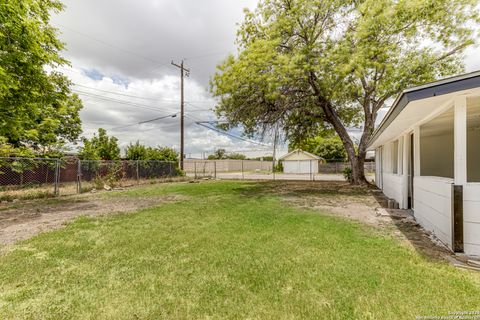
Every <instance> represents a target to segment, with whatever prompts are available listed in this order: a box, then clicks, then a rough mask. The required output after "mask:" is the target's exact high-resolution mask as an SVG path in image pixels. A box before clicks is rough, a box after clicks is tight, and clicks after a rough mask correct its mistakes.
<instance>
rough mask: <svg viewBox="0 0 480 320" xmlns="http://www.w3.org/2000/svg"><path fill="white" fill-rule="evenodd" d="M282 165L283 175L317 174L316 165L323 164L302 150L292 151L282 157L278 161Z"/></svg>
mask: <svg viewBox="0 0 480 320" xmlns="http://www.w3.org/2000/svg"><path fill="white" fill-rule="evenodd" d="M279 160H280V161H282V164H283V172H284V173H309V174H310V173H318V163H319V162H324V161H325V160H324V159H323V158H320V157H318V156H316V155H314V154H311V153H309V152H306V151H303V150H299V149H297V150H294V151H292V152H289V153H287V154H286V155H284V156H282V157H281V158H280V159H279Z"/></svg>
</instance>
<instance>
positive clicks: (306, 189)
mask: <svg viewBox="0 0 480 320" xmlns="http://www.w3.org/2000/svg"><path fill="white" fill-rule="evenodd" d="M372 190H373V187H371V186H353V185H351V184H349V183H347V182H338V181H262V182H257V183H255V184H248V185H245V186H242V187H239V188H235V189H234V191H237V192H239V193H240V194H241V195H243V196H246V197H264V196H272V195H274V196H275V195H276V196H284V197H290V196H291V197H302V196H319V197H321V196H335V195H342V196H352V197H358V196H368V195H370V194H371V191H372Z"/></svg>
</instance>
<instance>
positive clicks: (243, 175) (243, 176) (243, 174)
mask: <svg viewBox="0 0 480 320" xmlns="http://www.w3.org/2000/svg"><path fill="white" fill-rule="evenodd" d="M242 179H243V180H245V173H244V171H243V160H242Z"/></svg>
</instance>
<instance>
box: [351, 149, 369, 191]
mask: <svg viewBox="0 0 480 320" xmlns="http://www.w3.org/2000/svg"><path fill="white" fill-rule="evenodd" d="M350 164H351V165H352V183H353V184H367V183H368V182H367V178H366V177H365V154H357V155H355V156H354V157H352V158H350Z"/></svg>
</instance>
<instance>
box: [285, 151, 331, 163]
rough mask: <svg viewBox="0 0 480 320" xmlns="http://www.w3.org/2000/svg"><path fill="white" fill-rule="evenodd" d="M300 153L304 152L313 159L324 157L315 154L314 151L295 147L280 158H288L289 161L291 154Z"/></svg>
mask: <svg viewBox="0 0 480 320" xmlns="http://www.w3.org/2000/svg"><path fill="white" fill-rule="evenodd" d="M298 154H304V155H306V156H308V157H309V158H311V159H312V160H323V158H321V157H319V156H317V155H315V154H313V153H310V152H307V151H303V150H300V149H295V150H293V151H291V152H289V153H287V154H286V155H283V156H282V157H280V159H279V160H284V161H285V160H287V161H288V158H290V157H291V156H293V155H298Z"/></svg>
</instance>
